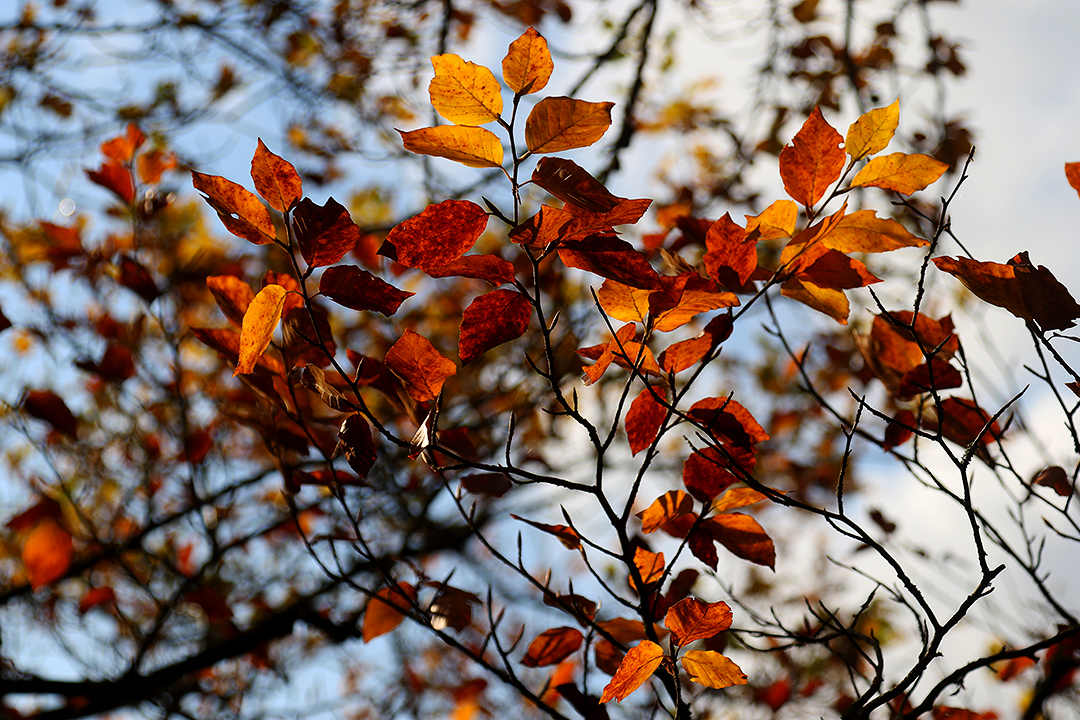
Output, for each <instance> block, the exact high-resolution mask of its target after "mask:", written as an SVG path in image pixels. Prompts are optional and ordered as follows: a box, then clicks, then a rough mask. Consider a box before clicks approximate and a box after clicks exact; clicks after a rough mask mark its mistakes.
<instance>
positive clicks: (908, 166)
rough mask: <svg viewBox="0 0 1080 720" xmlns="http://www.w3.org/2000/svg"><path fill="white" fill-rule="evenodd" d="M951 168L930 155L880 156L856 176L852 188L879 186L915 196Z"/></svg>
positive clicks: (893, 154) (894, 154)
mask: <svg viewBox="0 0 1080 720" xmlns="http://www.w3.org/2000/svg"><path fill="white" fill-rule="evenodd" d="M948 169H949V166H948V165H946V164H945V163H943V162H941V161H939V160H935V159H934V158H932V157H930V156H929V155H908V154H906V153H892V154H891V155H883V156H882V157H876V158H874V159H873V160H871V161H870V162H869V163H867V164H866V167H864V168H863V169H862V170H860V171H859V172H857V173H856V174H855V177H854V178H852V180H851V187H878V188H884V189H885V190H895V191H896V192H898V193H900V194H901V195H911V194H912V193H915V192H918V191H919V190H923V189H925V188H926V187H927V186H928V185H930V184H931V183H933V182H934V181H935V180H937V179H938V178H939V177H941V176H942V175H943V174H945V171H946V170H948Z"/></svg>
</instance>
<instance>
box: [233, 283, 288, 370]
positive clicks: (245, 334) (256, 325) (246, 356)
mask: <svg viewBox="0 0 1080 720" xmlns="http://www.w3.org/2000/svg"><path fill="white" fill-rule="evenodd" d="M286 293H287V291H286V290H285V288H283V287H281V286H280V285H267V286H266V287H264V288H263V289H262V290H260V291H259V294H258V295H256V296H255V298H254V299H253V300H252V301H251V304H250V305H248V309H247V312H245V313H244V323H243V327H242V328H241V330H240V353H239V357H238V358H237V361H236V370H234V371H233V376H236V375H248V374H250V373H251V371H252V370H254V369H255V363H256V362H257V361H258V360H259V356H260V355H262V354H263V352H265V351H266V348H267V347H268V346H269V345H270V339H271V337H272V336H273V334H274V330H275V328H277V325H278V321H279V320H280V319H281V309H282V307H283V306H284V305H285V295H286Z"/></svg>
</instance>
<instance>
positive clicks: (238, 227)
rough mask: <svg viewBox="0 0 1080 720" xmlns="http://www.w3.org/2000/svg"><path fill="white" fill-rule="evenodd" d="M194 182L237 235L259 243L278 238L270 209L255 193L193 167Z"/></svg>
mask: <svg viewBox="0 0 1080 720" xmlns="http://www.w3.org/2000/svg"><path fill="white" fill-rule="evenodd" d="M191 183H192V185H194V187H195V189H196V190H198V191H199V192H201V193H202V194H203V195H204V196H205V199H206V202H208V203H209V204H210V207H212V208H214V211H215V212H217V214H218V217H219V218H220V219H221V222H222V224H223V225H225V228H226V229H227V230H228V231H229V232H231V233H232V234H233V235H236V236H237V237H241V238H244V239H245V240H248V241H250V242H253V243H255V244H256V245H269V244H270V243H272V242H275V241H276V240H277V230H275V229H274V221H273V220H272V219H271V218H270V211H269V210H267V209H266V206H265V205H263V204H262V203H261V202H259V198H257V197H256V196H255V194H254V193H251V192H248V191H247V190H245V189H244V188H242V187H241V186H239V185H237V184H236V183H234V182H232V181H231V180H226V179H225V178H223V177H219V176H217V175H204V174H203V173H200V172H195V171H194V170H192V171H191Z"/></svg>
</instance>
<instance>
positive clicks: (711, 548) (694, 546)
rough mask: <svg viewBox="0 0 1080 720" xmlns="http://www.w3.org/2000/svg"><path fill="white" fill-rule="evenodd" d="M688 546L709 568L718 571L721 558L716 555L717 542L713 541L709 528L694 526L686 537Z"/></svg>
mask: <svg viewBox="0 0 1080 720" xmlns="http://www.w3.org/2000/svg"><path fill="white" fill-rule="evenodd" d="M686 544H687V546H688V547H689V548H690V552H691V553H693V554H694V557H696V558H697V559H698V560H700V561H701V562H703V563H705V564H706V565H707V566H708V567H709V568H711V569H713V570H716V564H717V563H718V562H719V560H720V558H719V557H718V556H717V554H716V542H715V541H714V540H713V537H712V533H710V532H709V530H708V528H706V527H704V526H703V525H697V526H692V529H691V530H690V531H689V534H688V535H687V536H686Z"/></svg>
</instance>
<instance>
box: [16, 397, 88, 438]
mask: <svg viewBox="0 0 1080 720" xmlns="http://www.w3.org/2000/svg"><path fill="white" fill-rule="evenodd" d="M22 408H23V410H24V411H26V412H28V413H29V414H31V415H33V416H34V417H36V418H37V419H38V420H44V421H45V422H47V423H49V424H50V425H52V426H53V427H54V428H55V429H56V430H57V431H58V432H61V433H63V434H64V435H67V436H68V437H69V438H71V439H72V440H77V439H78V435H79V422H78V420H76V418H75V415H73V414H72V412H71V410H70V409H69V408H68V406H67V404H66V403H65V402H64V401H63V399H62V398H61V397H60V396H59V395H57V394H56V393H54V392H53V391H52V390H31V391H30V392H28V393H26V397H24V398H23V402H22Z"/></svg>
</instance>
